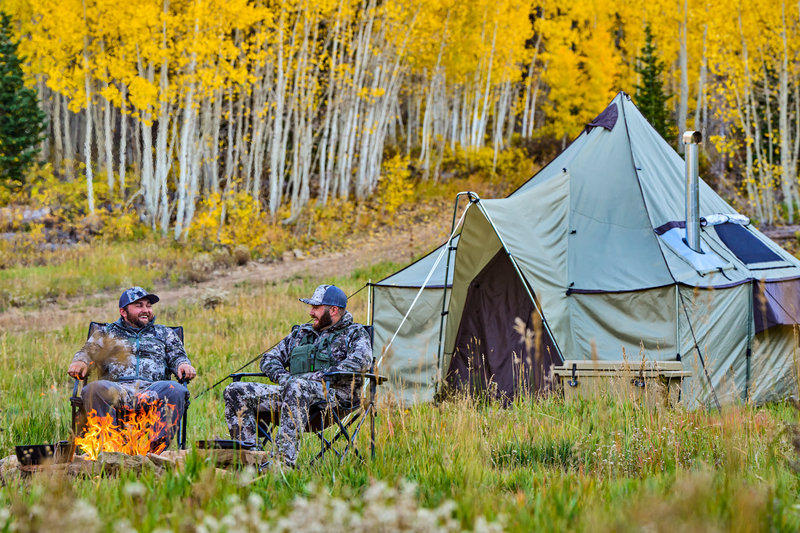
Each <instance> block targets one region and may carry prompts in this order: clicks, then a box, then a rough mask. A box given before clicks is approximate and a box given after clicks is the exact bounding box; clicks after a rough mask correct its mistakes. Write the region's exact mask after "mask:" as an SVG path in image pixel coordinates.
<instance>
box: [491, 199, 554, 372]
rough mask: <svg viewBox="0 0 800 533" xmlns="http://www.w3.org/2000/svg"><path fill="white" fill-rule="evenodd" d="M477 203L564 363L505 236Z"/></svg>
mask: <svg viewBox="0 0 800 533" xmlns="http://www.w3.org/2000/svg"><path fill="white" fill-rule="evenodd" d="M475 203H477V204H478V208H479V209H480V210H481V213H483V216H485V217H486V220H488V221H489V225H491V226H492V229H493V230H494V233H495V235H497V238H498V239H500V244H501V245H502V246H503V249H504V250H505V251H506V253H507V254H508V258H509V259H511V264H512V265H514V270H516V271H517V276H519V279H521V280H522V284H523V285H525V292H527V293H528V297H529V298H530V299H531V302H533V308H534V309H535V310H536V312H537V313H538V314H539V318H541V319H542V324H544V329H545V330H546V331H547V335H548V336H549V337H550V340H551V341H553V346H555V348H556V352H558V356H559V357H560V358H561V360H562V361H563V360H564V354H562V353H561V348H560V347H559V346H558V343H557V342H556V338H555V337H554V336H553V332H552V331H551V330H550V325H549V324H548V323H547V319H545V317H544V313H542V310H541V309H539V305H538V304H537V303H536V297H535V296H534V295H533V293H532V292H531V289H530V287H528V280H526V279H525V276H523V275H522V271H521V270H520V269H519V265H518V264H517V259H516V258H515V257H514V255H513V254H512V253H511V250H509V249H508V246H506V241H504V240H503V236H502V235H500V232H499V231H498V230H497V226H495V225H494V221H493V220H492V217H491V216H489V213H488V212H487V211H486V209H484V207H483V204H481V199H480V198H478V199H477V200H475Z"/></svg>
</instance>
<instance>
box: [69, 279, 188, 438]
mask: <svg viewBox="0 0 800 533" xmlns="http://www.w3.org/2000/svg"><path fill="white" fill-rule="evenodd" d="M158 300H159V298H158V296H156V295H155V294H149V293H148V292H147V291H146V290H144V289H143V288H141V287H133V288H130V289H128V290H126V291H125V292H123V293H122V296H121V297H120V299H119V314H120V318H119V319H118V320H117V321H116V322H113V323H111V324H106V325H103V326H102V327H100V328H98V329H96V330H95V331H94V333H92V336H91V337H89V340H87V341H86V344H84V346H83V348H81V349H80V351H78V353H76V354H75V357H73V358H72V364H71V365H70V367H69V370H68V371H67V372H68V373H69V375H70V376H72V377H74V378H75V379H83V378H85V377H86V376H87V375H88V374H89V372H90V371H91V370H93V369H96V370H97V372H98V374H99V375H98V380H97V381H93V382H91V383H88V384H87V385H86V386H85V387H83V389H81V398H82V399H83V405H84V407H85V408H86V411H87V412H88V413H91V412H92V411H94V412H95V413H96V414H97V416H100V417H103V416H106V415H111V417H112V419H113V420H115V421H118V418H117V416H118V414H117V408H125V409H126V410H128V411H136V410H137V409H139V408H140V407H142V406H144V405H149V406H154V407H155V408H157V409H159V411H160V421H161V423H160V424H157V425H156V431H154V432H153V434H152V435H151V436H150V441H151V443H152V444H151V448H153V449H155V447H156V446H157V445H158V444H160V443H164V444H166V445H167V446H169V444H170V441H171V440H172V437H173V436H174V434H175V431H176V430H177V423H178V421H179V420H180V419H181V416H183V410H184V407H185V403H186V396H187V394H188V390H187V389H186V387H184V386H183V385H181V384H180V383H177V382H174V381H169V373H172V374H174V375H176V376H177V377H178V379H180V380H191V379H194V377H195V376H196V375H197V372H196V371H195V369H194V368H193V367H192V364H191V362H190V361H189V358H188V357H187V356H186V351H185V350H184V349H183V343H182V342H181V340H180V339H179V338H178V336H177V335H176V334H175V332H174V331H172V330H171V329H170V328H168V327H166V326H162V325H160V324H156V323H155V320H156V317H155V316H154V315H153V309H152V305H153V304H154V303H156V302H157V301H158Z"/></svg>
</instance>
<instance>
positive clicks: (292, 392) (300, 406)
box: [223, 377, 349, 466]
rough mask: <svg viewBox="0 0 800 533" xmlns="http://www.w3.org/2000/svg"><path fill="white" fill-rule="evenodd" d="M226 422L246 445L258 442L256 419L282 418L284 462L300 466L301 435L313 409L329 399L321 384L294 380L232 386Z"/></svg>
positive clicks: (280, 443)
mask: <svg viewBox="0 0 800 533" xmlns="http://www.w3.org/2000/svg"><path fill="white" fill-rule="evenodd" d="M330 394H332V395H335V397H336V399H337V400H339V401H340V400H347V399H349V394H347V393H345V392H342V391H340V390H338V389H335V388H332V389H331V391H330ZM223 395H224V397H225V421H226V422H227V423H228V430H229V431H230V433H231V438H233V439H237V440H241V441H244V442H252V443H257V442H258V426H257V420H256V418H257V417H258V418H261V420H269V413H273V415H278V416H279V420H280V428H279V429H278V437H277V439H276V440H275V446H276V448H277V451H278V454H279V455H280V456H281V457H282V459H283V461H285V462H286V463H288V464H289V465H291V466H294V465H295V463H296V462H297V454H298V453H299V451H300V438H299V433H301V432H303V431H304V429H305V427H306V424H307V423H308V410H309V407H310V406H311V405H312V404H314V403H315V402H318V401H321V400H324V399H325V394H324V392H323V384H322V383H321V382H319V381H310V380H307V379H303V378H299V377H292V378H289V380H288V381H287V382H286V383H285V384H284V386H282V387H281V386H279V385H265V384H263V383H244V382H238V383H231V384H230V385H228V386H227V387H226V388H225V392H224V393H223Z"/></svg>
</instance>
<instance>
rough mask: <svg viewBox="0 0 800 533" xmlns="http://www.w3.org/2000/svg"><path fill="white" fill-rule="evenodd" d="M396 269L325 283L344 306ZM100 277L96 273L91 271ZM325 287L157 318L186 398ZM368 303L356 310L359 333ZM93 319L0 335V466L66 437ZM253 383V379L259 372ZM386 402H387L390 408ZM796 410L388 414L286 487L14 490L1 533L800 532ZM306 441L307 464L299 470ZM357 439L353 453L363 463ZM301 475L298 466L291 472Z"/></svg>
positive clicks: (203, 417) (482, 407)
mask: <svg viewBox="0 0 800 533" xmlns="http://www.w3.org/2000/svg"><path fill="white" fill-rule="evenodd" d="M399 266H401V265H397V264H393V263H387V262H384V263H378V264H375V265H373V266H371V267H367V268H360V269H356V270H355V271H353V272H352V273H350V274H348V275H345V276H341V277H338V278H336V279H334V280H325V281H333V282H334V283H336V284H337V285H339V286H341V287H342V288H343V289H344V290H345V292H347V293H348V294H353V293H355V292H356V291H357V290H358V289H359V288H361V287H362V286H363V285H364V284H365V283H366V282H367V280H368V279H373V280H375V279H380V278H382V277H384V276H385V275H386V274H388V273H390V272H392V271H394V270H396V269H397V268H398V267H399ZM97 269H98V270H102V268H101V267H97ZM321 281H322V280H320V279H316V278H315V277H314V276H313V275H303V276H296V277H294V278H293V279H289V280H285V281H282V282H275V283H272V282H270V283H266V284H256V283H243V284H240V285H239V286H235V287H234V288H233V289H231V290H230V291H228V294H227V297H226V298H225V301H224V302H223V303H222V304H220V305H218V306H217V307H216V308H206V307H205V306H203V305H202V303H197V302H195V303H193V302H190V301H181V302H177V303H176V302H169V301H165V302H161V303H159V304H157V306H156V314H157V316H158V321H159V322H160V323H162V324H182V325H183V326H184V327H185V328H186V347H187V351H188V353H189V354H190V356H191V358H192V360H193V362H194V364H195V365H196V367H197V369H198V372H199V375H198V378H197V380H196V381H195V382H194V383H192V385H191V391H192V392H193V394H195V395H196V394H197V393H199V392H201V391H203V390H204V389H206V388H207V387H208V386H209V385H211V384H213V383H214V382H216V381H217V380H219V379H221V378H222V377H224V376H225V375H226V374H227V373H229V372H231V371H233V370H235V369H237V368H239V367H240V366H241V365H242V364H244V363H245V362H247V361H248V360H250V359H252V358H253V357H255V356H256V355H258V354H259V353H260V352H262V351H263V350H265V349H267V348H269V347H270V346H271V345H272V344H273V343H274V342H276V341H278V340H279V339H280V338H281V337H282V336H283V335H284V334H285V333H286V332H288V331H289V329H290V328H291V326H292V325H293V324H296V323H300V322H303V321H305V320H306V316H305V311H306V309H305V306H304V305H303V304H301V303H300V302H298V301H297V298H299V297H301V296H303V295H307V294H309V293H310V292H311V291H313V288H314V287H315V286H316V285H317V284H318V283H319V282H321ZM366 295H367V291H366V290H363V291H362V292H360V293H358V294H357V295H356V296H355V297H353V299H352V300H351V305H350V308H351V311H352V312H353V314H354V316H355V318H356V320H358V321H362V322H364V321H366V315H367V299H366ZM96 312H97V311H96V310H93V309H92V308H87V307H81V306H76V305H72V306H71V307H70V306H67V305H64V306H63V308H59V309H56V310H54V311H52V313H51V316H48V317H45V318H43V317H41V316H39V315H31V316H32V317H33V316H35V317H36V318H35V319H34V318H32V319H31V320H32V321H33V320H35V321H36V323H31V324H30V327H15V328H13V329H8V330H5V331H0V364H1V365H2V367H0V368H2V372H0V408H1V409H2V410H1V411H0V427H2V431H0V453H2V456H4V457H5V456H7V455H10V454H13V446H14V445H15V444H21V443H41V442H52V441H54V440H58V439H62V438H66V436H67V434H68V427H69V420H70V414H69V409H68V407H69V405H68V401H67V398H68V396H69V394H70V393H71V389H72V383H71V379H69V378H68V376H67V375H66V368H67V366H68V364H69V362H70V360H71V357H72V354H73V353H74V352H75V351H76V350H77V349H78V348H79V347H80V346H81V344H82V343H83V341H84V340H85V336H86V330H87V326H88V322H89V321H90V320H112V319H113V318H114V317H113V316H108V317H104V316H103V317H99V316H90V315H91V313H96ZM254 369H255V368H254V367H251V368H250V369H248V370H254ZM224 386H225V384H223V385H221V386H220V387H217V388H216V389H213V390H212V391H210V392H208V393H206V394H204V395H202V396H200V397H199V398H193V399H192V404H191V408H190V414H189V437H188V442H189V443H194V441H196V440H198V439H204V438H213V437H216V436H219V437H223V438H224V437H226V436H227V429H226V426H225V422H224V419H223V417H222V411H223V401H222V390H223V388H224ZM383 399H384V400H387V397H386V396H385V395H384V398H383ZM797 421H798V411H797V410H796V409H795V407H794V406H793V405H792V404H791V403H784V404H776V405H768V406H764V407H754V406H752V405H744V404H742V405H734V406H729V407H725V408H723V410H722V411H721V412H718V411H705V410H697V411H686V410H684V409H682V408H680V407H679V408H676V409H672V410H657V411H649V410H642V409H641V408H639V407H638V406H637V405H634V404H632V403H626V402H619V401H617V400H615V399H614V398H607V399H605V400H604V401H600V402H579V403H574V404H565V403H564V402H563V400H562V399H560V398H559V397H558V396H556V395H554V396H551V397H547V398H541V399H531V398H520V399H518V400H517V401H516V402H515V403H514V404H513V405H512V406H510V407H508V408H504V407H502V406H501V405H498V404H497V403H492V402H485V401H478V400H474V399H469V398H458V399H454V400H451V401H447V402H444V403H441V404H439V405H432V404H423V405H416V406H406V405H400V404H397V403H396V402H387V401H384V402H383V403H382V404H381V406H380V410H379V416H378V418H377V435H378V442H377V456H376V459H375V460H374V461H373V460H369V459H368V460H367V461H366V462H360V461H359V460H357V459H356V458H355V457H352V456H350V457H348V458H346V459H345V461H344V462H343V463H342V464H339V462H338V461H337V460H336V459H335V458H332V457H328V458H326V459H325V460H324V461H322V462H320V463H318V464H315V465H314V467H313V468H308V467H304V468H301V469H298V470H296V471H285V472H266V473H264V474H263V475H258V474H257V473H255V472H253V471H243V472H241V473H240V474H239V475H236V476H225V475H222V474H220V473H219V472H217V471H216V470H215V469H214V468H213V465H209V464H207V463H205V462H204V461H203V460H201V459H200V458H198V457H196V456H190V458H189V460H188V462H187V466H186V468H185V470H183V471H181V472H175V473H169V474H167V475H166V476H165V477H163V478H157V477H154V476H153V475H152V474H145V475H143V476H142V477H139V478H136V477H133V476H131V475H122V476H121V477H120V478H96V479H50V478H47V477H40V478H36V479H33V480H25V481H21V482H20V481H17V480H8V482H7V483H6V484H5V486H3V487H2V488H0V530H2V531H55V530H58V531H59V532H61V533H64V532H68V531H80V532H82V533H86V532H90V531H132V530H136V531H175V532H179V531H209V532H210V531H230V532H233V531H345V530H348V531H387V532H388V531H460V530H468V531H500V530H507V531H520V532H521V531H797V530H798V529H800V501H798V494H799V490H800V484H799V483H798V474H797V471H796V470H795V468H797V463H796V462H797V461H798V459H800V456H799V455H798V454H799V453H800V437H799V436H798V434H797V429H796V426H795V424H796V423H797ZM311 439H313V436H308V437H307V440H306V442H305V446H304V448H303V452H302V453H303V457H304V458H305V462H306V463H307V458H308V456H309V454H310V453H312V452H313V451H314V450H315V449H316V446H317V444H316V442H314V441H313V440H311ZM367 444H368V442H367V439H366V434H363V435H362V436H361V439H360V446H361V450H362V452H366V451H367ZM302 462H304V459H302V458H301V463H302Z"/></svg>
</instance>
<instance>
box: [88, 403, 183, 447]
mask: <svg viewBox="0 0 800 533" xmlns="http://www.w3.org/2000/svg"><path fill="white" fill-rule="evenodd" d="M166 407H167V409H171V410H172V413H173V414H175V421H176V420H177V412H176V409H175V406H174V405H171V404H167V406H166ZM117 413H118V415H119V418H120V422H121V423H120V425H116V424H115V423H114V419H113V417H112V416H111V415H110V414H106V415H105V416H98V415H97V412H96V411H94V410H92V411H91V412H89V413H88V415H87V424H86V430H85V431H84V434H83V436H82V437H77V438H76V439H75V444H77V445H78V446H79V447H80V448H81V450H83V452H84V453H85V454H86V458H87V459H91V460H92V461H94V460H96V459H97V456H98V455H99V454H100V452H122V453H125V454H128V455H147V454H148V453H161V452H162V451H164V449H166V447H167V445H166V443H164V442H158V443H156V442H151V436H154V435H156V434H158V433H159V432H160V431H161V430H162V429H163V428H165V427H166V426H167V425H170V423H169V422H164V421H163V419H162V416H161V404H160V402H157V401H156V402H151V401H149V400H146V399H145V400H144V401H142V402H140V403H139V405H138V409H136V410H127V409H118V410H117ZM175 421H173V423H174V422H175Z"/></svg>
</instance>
